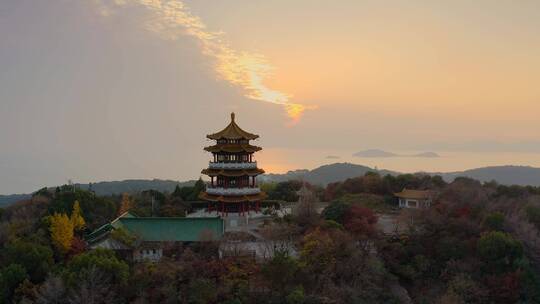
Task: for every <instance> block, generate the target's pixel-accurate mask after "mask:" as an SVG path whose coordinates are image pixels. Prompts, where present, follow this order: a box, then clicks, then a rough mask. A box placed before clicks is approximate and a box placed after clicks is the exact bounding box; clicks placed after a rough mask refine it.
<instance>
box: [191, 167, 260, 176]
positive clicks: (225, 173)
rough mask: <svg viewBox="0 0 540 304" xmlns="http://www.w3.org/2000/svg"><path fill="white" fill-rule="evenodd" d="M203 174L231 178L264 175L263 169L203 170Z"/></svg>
mask: <svg viewBox="0 0 540 304" xmlns="http://www.w3.org/2000/svg"><path fill="white" fill-rule="evenodd" d="M201 173H202V174H204V175H208V176H220V175H221V176H230V177H238V176H245V175H247V176H257V175H259V174H264V170H263V169H247V170H230V169H227V170H224V169H203V170H202V171H201Z"/></svg>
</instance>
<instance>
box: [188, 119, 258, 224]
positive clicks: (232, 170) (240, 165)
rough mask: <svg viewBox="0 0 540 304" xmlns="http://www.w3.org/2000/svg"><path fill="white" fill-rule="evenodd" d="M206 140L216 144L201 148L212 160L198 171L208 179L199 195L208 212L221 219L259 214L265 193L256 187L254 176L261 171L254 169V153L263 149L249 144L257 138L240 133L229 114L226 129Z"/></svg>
mask: <svg viewBox="0 0 540 304" xmlns="http://www.w3.org/2000/svg"><path fill="white" fill-rule="evenodd" d="M206 137H207V138H208V139H211V140H215V141H216V143H215V144H214V145H212V146H209V147H205V148H204V150H206V151H208V152H210V153H212V155H213V160H211V161H210V163H209V165H208V168H207V169H204V170H202V171H201V173H202V174H205V175H208V176H209V177H210V183H208V185H207V187H206V191H204V192H201V194H200V196H199V197H200V198H201V199H203V200H206V201H208V202H209V204H208V211H209V212H212V211H214V210H215V211H217V212H221V214H222V216H226V215H227V214H228V213H229V212H234V213H238V214H239V215H241V216H243V215H245V213H246V212H247V213H249V212H250V211H251V210H254V211H256V212H257V211H259V210H260V201H261V200H263V199H265V198H266V194H265V193H264V192H262V191H261V189H260V188H259V187H258V185H257V181H256V177H257V175H259V174H262V173H264V170H262V169H259V168H258V167H257V162H256V161H255V159H254V157H253V154H254V153H255V152H258V151H260V150H262V148H261V147H257V146H254V145H251V144H250V142H249V141H250V140H255V139H257V138H259V135H256V134H252V133H249V132H246V131H244V130H242V128H240V127H239V126H238V125H237V124H236V122H235V120H234V113H231V122H230V123H229V125H228V126H227V127H225V129H223V130H221V131H220V132H217V133H214V134H209V135H207V136H206Z"/></svg>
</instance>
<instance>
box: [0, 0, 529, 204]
mask: <svg viewBox="0 0 540 304" xmlns="http://www.w3.org/2000/svg"><path fill="white" fill-rule="evenodd" d="M0 41H1V43H0V66H1V67H2V68H1V69H0V142H1V145H2V146H1V149H0V194H12V193H26V192H30V191H34V190H37V189H38V188H39V187H42V186H53V185H58V184H63V183H66V182H67V180H68V179H71V180H73V181H74V182H81V183H86V182H95V181H102V180H121V179H130V178H163V179H173V180H188V179H193V178H197V177H198V176H199V175H200V170H201V169H202V168H204V167H206V166H207V162H208V160H209V157H210V156H209V155H208V154H207V153H206V152H204V151H203V147H204V146H206V145H208V144H209V142H208V141H207V140H206V138H205V135H206V134H209V133H212V132H215V131H218V130H220V129H222V128H223V127H224V126H225V125H226V124H227V123H228V122H229V114H230V112H232V111H234V112H235V113H236V114H237V121H238V123H239V125H240V126H242V127H243V128H244V129H246V130H247V131H250V132H253V133H257V134H259V135H260V136H261V138H260V140H258V141H256V144H257V145H260V146H262V147H263V151H262V152H261V153H260V155H257V159H258V160H259V162H260V167H262V168H264V169H265V170H266V171H267V172H285V171H287V170H294V169H304V168H307V169H312V168H315V167H317V166H320V165H323V164H326V163H334V162H353V163H357V164H361V165H367V166H372V167H373V166H377V167H378V168H381V169H382V168H384V169H389V170H395V171H400V172H415V171H443V172H448V171H460V170H464V169H471V168H476V167H483V166H492V165H529V166H533V167H540V132H539V130H540V124H539V122H538V113H540V86H538V83H539V81H540V56H538V54H540V3H538V2H536V1H521V2H519V5H516V4H515V3H511V2H497V3H494V2H492V1H475V2H474V3H471V2H469V1H452V2H449V1H392V2H387V3H381V2H379V1H352V0H351V1H342V2H341V4H340V5H335V4H331V3H329V2H327V1H322V0H298V1H293V2H291V1H282V0H279V1H248V0H237V1H227V2H225V1H220V2H216V1H178V0H174V1H159V0H154V1H143V0H111V1H106V0H92V1H70V0H51V1H47V2H44V1H43V2H36V1H30V0H20V1H5V2H2V3H1V4H0ZM374 148H377V149H382V150H387V151H391V152H396V153H398V152H399V153H409V152H410V151H413V152H436V153H439V154H440V155H441V157H440V158H435V159H427V158H426V159H423V158H415V159H411V158H407V159H403V158H384V159H382V158H354V157H352V154H353V153H355V152H357V151H360V150H365V149H374ZM329 155H332V156H338V157H339V158H332V159H327V158H326V157H327V156H329Z"/></svg>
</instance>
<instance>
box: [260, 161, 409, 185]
mask: <svg viewBox="0 0 540 304" xmlns="http://www.w3.org/2000/svg"><path fill="white" fill-rule="evenodd" d="M367 172H378V173H379V174H383V175H386V174H392V175H397V174H399V173H398V172H394V171H389V170H377V169H373V168H370V167H367V166H362V165H356V164H351V163H334V164H330V165H324V166H320V167H318V168H315V169H313V170H305V169H303V170H294V171H289V172H287V173H285V174H264V175H262V176H261V177H260V179H261V180H262V181H266V182H283V181H287V180H298V179H300V180H303V181H306V182H308V183H311V184H316V185H327V184H329V183H334V182H339V181H343V180H346V179H347V178H353V177H357V176H362V175H365V174H366V173H367Z"/></svg>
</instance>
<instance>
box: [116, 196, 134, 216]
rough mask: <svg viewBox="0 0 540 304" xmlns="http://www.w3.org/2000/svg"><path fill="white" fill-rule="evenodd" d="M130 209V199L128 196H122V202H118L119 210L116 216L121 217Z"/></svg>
mask: <svg viewBox="0 0 540 304" xmlns="http://www.w3.org/2000/svg"><path fill="white" fill-rule="evenodd" d="M129 209H131V198H130V197H129V194H127V193H124V194H122V201H121V202H120V209H118V215H119V216H120V215H122V214H124V213H126V212H128V211H129Z"/></svg>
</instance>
